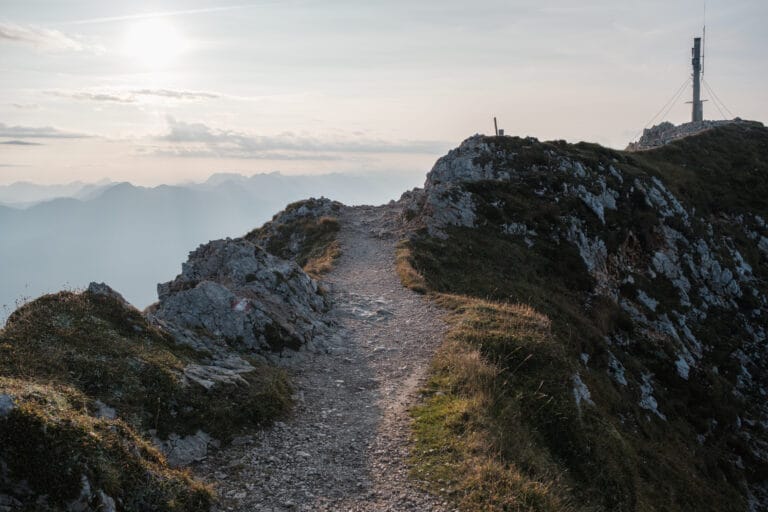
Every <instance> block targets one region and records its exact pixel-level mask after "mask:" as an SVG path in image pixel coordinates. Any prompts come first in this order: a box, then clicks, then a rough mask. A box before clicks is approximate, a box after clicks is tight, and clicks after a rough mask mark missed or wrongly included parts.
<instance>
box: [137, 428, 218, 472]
mask: <svg viewBox="0 0 768 512" xmlns="http://www.w3.org/2000/svg"><path fill="white" fill-rule="evenodd" d="M150 433H151V432H150ZM152 442H153V443H154V445H155V446H156V447H157V448H158V449H159V450H160V451H161V452H163V453H164V454H165V456H166V459H167V460H168V464H169V465H170V466H172V467H181V466H188V465H190V464H192V463H193V462H197V461H200V460H202V459H203V458H205V456H206V455H207V454H208V448H209V446H212V447H218V446H219V442H218V441H216V440H215V439H213V438H212V437H211V436H209V435H208V434H206V433H205V432H203V431H201V430H198V431H197V432H196V433H195V434H192V435H189V436H185V437H181V436H179V435H177V434H171V435H170V436H169V437H168V439H166V440H165V441H162V440H160V439H158V438H156V437H153V438H152Z"/></svg>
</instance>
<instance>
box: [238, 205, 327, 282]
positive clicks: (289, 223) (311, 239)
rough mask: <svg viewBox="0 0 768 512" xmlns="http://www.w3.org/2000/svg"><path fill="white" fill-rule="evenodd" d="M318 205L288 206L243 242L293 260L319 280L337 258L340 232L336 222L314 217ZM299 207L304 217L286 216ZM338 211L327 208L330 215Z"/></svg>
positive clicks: (323, 216)
mask: <svg viewBox="0 0 768 512" xmlns="http://www.w3.org/2000/svg"><path fill="white" fill-rule="evenodd" d="M320 201H322V200H317V199H307V200H304V201H298V202H296V203H291V204H289V205H288V206H287V207H286V208H285V211H284V212H281V213H279V214H277V215H276V216H275V217H274V218H273V219H272V221H271V222H268V223H266V224H265V225H264V226H262V227H261V228H258V229H255V230H253V231H251V232H250V233H248V234H247V235H246V237H245V238H246V239H247V240H249V241H251V242H254V243H257V244H260V245H263V246H264V248H265V249H266V250H267V251H269V252H271V253H272V254H274V255H276V256H279V257H281V258H284V259H291V260H294V261H295V262H296V263H298V264H299V266H300V267H302V268H303V269H304V271H305V272H306V273H308V274H309V275H310V276H312V277H314V278H319V277H320V276H322V275H323V274H325V273H327V272H329V271H330V270H331V269H332V268H333V262H334V261H335V260H336V259H337V258H338V257H339V256H340V255H341V248H340V246H339V243H338V240H337V239H336V238H337V235H338V232H339V229H340V225H339V221H338V218H336V217H334V216H330V215H319V216H318V215H315V212H314V211H313V209H316V208H319V207H320V206H321V204H322V203H320ZM302 206H306V207H307V209H308V214H307V215H302V216H294V217H293V218H291V216H290V214H291V213H293V212H294V211H296V210H298V209H299V208H301V207H302ZM340 208H341V204H340V203H332V205H331V211H338V210H339V209H340ZM286 218H288V219H290V220H286Z"/></svg>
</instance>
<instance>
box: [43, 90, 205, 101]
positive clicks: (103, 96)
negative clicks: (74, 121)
mask: <svg viewBox="0 0 768 512" xmlns="http://www.w3.org/2000/svg"><path fill="white" fill-rule="evenodd" d="M45 94H48V95H49V96H58V97H60V98H68V99H73V100H78V101H101V102H112V103H137V102H138V101H139V97H141V96H157V97H161V98H171V99H176V100H183V101H186V100H204V99H216V98H220V95H218V94H215V93H212V92H202V91H183V90H181V91H178V90H173V89H137V90H132V91H125V92H121V91H113V92H88V91H46V92H45Z"/></svg>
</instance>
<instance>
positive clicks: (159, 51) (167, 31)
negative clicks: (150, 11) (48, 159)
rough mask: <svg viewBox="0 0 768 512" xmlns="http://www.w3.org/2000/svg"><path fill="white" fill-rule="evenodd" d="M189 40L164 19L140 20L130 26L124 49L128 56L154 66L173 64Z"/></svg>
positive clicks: (126, 34)
mask: <svg viewBox="0 0 768 512" xmlns="http://www.w3.org/2000/svg"><path fill="white" fill-rule="evenodd" d="M186 48H187V42H186V41H185V40H184V37H183V36H182V35H181V33H179V31H178V30H177V29H176V27H174V26H173V25H172V24H171V23H168V22H167V21H165V20H162V19H149V20H143V21H139V22H137V23H134V24H132V25H131V26H129V27H128V30H127V31H126V33H125V39H124V42H123V49H124V53H125V55H126V56H128V57H129V58H131V59H134V60H136V61H138V62H140V63H141V64H143V65H145V66H149V67H153V68H157V67H164V66H167V65H169V64H171V63H172V62H173V61H174V60H175V59H176V58H177V57H178V56H179V55H181V54H182V53H183V52H184V50H186Z"/></svg>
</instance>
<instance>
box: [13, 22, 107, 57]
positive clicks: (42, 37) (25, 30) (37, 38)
mask: <svg viewBox="0 0 768 512" xmlns="http://www.w3.org/2000/svg"><path fill="white" fill-rule="evenodd" d="M2 41H6V42H11V43H21V44H29V45H32V46H34V47H35V48H38V49H44V50H58V51H77V52H80V51H84V50H96V51H101V50H100V48H99V47H96V46H93V45H89V44H86V43H84V42H83V41H81V40H80V39H79V38H77V37H76V36H71V35H68V34H65V33H64V32H61V31H59V30H54V29H50V28H45V27H40V26H37V25H18V24H15V23H3V22H0V42H2Z"/></svg>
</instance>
